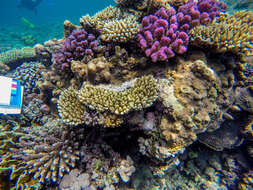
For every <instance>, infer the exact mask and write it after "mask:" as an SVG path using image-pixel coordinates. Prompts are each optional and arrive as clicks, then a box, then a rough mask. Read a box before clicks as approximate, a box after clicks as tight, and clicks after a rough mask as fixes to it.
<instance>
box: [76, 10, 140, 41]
mask: <svg viewBox="0 0 253 190" xmlns="http://www.w3.org/2000/svg"><path fill="white" fill-rule="evenodd" d="M80 24H81V25H82V26H83V28H87V27H88V28H92V29H93V30H95V31H96V32H98V33H100V37H99V38H100V39H101V40H102V41H105V42H128V41H129V40H133V39H135V38H136V36H137V33H138V31H139V27H140V24H139V22H138V17H137V16H135V15H133V14H130V13H127V12H125V11H124V10H123V9H120V8H117V7H111V6H109V7H107V8H106V9H104V10H102V11H100V12H98V13H96V14H95V15H94V16H92V17H91V16H89V15H86V16H83V17H82V18H81V19H80Z"/></svg>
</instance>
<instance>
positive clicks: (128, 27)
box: [100, 15, 140, 42]
mask: <svg viewBox="0 0 253 190" xmlns="http://www.w3.org/2000/svg"><path fill="white" fill-rule="evenodd" d="M139 28H140V24H139V22H138V21H137V18H136V17H135V16H134V15H130V16H128V17H126V18H123V19H120V20H115V21H114V22H107V23H105V25H104V27H103V31H102V35H101V37H100V38H101V40H103V41H106V42H128V41H129V40H133V39H135V38H136V37H137V33H138V32H139Z"/></svg>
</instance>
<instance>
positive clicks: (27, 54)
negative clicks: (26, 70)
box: [0, 47, 36, 73]
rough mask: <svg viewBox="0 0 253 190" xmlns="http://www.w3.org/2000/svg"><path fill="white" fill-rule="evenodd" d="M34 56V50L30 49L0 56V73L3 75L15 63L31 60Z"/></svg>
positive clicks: (14, 50) (4, 53)
mask: <svg viewBox="0 0 253 190" xmlns="http://www.w3.org/2000/svg"><path fill="white" fill-rule="evenodd" d="M35 56H36V52H35V49H34V48H32V47H24V48H22V49H13V50H9V51H6V52H3V53H1V54H0V68H1V70H0V73H4V72H6V71H8V70H9V69H10V67H12V66H13V65H12V64H15V63H16V62H19V61H22V60H26V59H33V58H35Z"/></svg>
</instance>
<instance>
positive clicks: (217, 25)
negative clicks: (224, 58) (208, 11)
mask: <svg viewBox="0 0 253 190" xmlns="http://www.w3.org/2000/svg"><path fill="white" fill-rule="evenodd" d="M190 39H191V43H192V44H194V45H197V46H200V47H210V48H211V49H214V50H215V51H216V52H222V53H223V52H228V51H229V52H232V53H234V54H237V55H239V56H240V57H242V56H244V55H245V56H251V55H253V13H252V12H251V11H240V12H235V13H234V14H233V15H230V14H228V13H226V14H222V15H221V16H220V17H218V18H216V19H215V20H213V22H211V23H210V24H208V25H205V26H204V25H203V26H202V25H201V26H198V27H195V28H193V29H192V30H191V31H190Z"/></svg>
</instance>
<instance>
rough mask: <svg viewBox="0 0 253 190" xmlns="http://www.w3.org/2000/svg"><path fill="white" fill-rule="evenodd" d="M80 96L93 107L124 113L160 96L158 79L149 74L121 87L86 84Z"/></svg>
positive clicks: (145, 104)
mask: <svg viewBox="0 0 253 190" xmlns="http://www.w3.org/2000/svg"><path fill="white" fill-rule="evenodd" d="M78 97H79V99H80V101H81V102H82V103H83V104H85V105H87V106H88V107H89V108H91V109H94V110H97V111H100V112H104V111H109V112H110V113H114V114H117V115H123V114H126V113H128V112H130V111H133V110H141V109H144V108H146V107H149V106H151V105H152V104H153V102H154V101H155V100H156V99H157V97H158V91H157V84H156V80H155V79H154V78H153V77H152V76H151V75H148V76H143V77H141V78H138V79H136V80H133V81H130V82H128V83H123V84H122V85H121V86H120V87H117V86H92V85H88V84H84V86H83V87H82V88H81V89H80V91H79V94H78Z"/></svg>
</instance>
